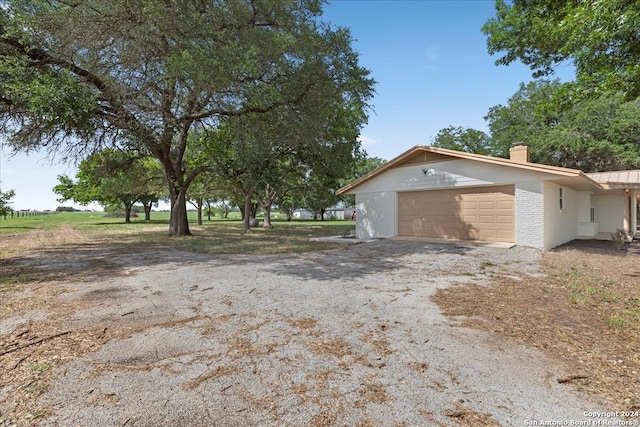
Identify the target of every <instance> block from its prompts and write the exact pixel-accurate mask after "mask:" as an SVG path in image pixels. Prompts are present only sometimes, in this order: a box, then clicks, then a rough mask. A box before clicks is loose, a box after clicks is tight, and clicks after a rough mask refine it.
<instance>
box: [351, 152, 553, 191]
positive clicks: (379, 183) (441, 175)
mask: <svg viewBox="0 0 640 427" xmlns="http://www.w3.org/2000/svg"><path fill="white" fill-rule="evenodd" d="M423 169H424V170H426V171H427V173H426V174H425V173H423ZM554 177H555V176H553V175H549V174H546V173H541V172H534V171H528V170H524V169H521V168H515V167H509V166H499V165H494V164H489V163H482V162H477V161H473V160H466V159H460V160H450V161H445V162H437V163H427V164H421V165H415V166H405V167H399V168H394V169H390V170H388V171H386V172H384V173H382V174H380V175H378V176H376V177H374V178H372V179H370V180H369V181H367V182H364V183H362V184H361V185H359V186H358V187H357V188H356V191H357V192H358V193H374V192H385V191H415V190H429V189H438V188H450V187H464V186H483V185H494V184H513V183H516V182H520V181H525V182H526V181H541V180H544V179H547V178H554Z"/></svg>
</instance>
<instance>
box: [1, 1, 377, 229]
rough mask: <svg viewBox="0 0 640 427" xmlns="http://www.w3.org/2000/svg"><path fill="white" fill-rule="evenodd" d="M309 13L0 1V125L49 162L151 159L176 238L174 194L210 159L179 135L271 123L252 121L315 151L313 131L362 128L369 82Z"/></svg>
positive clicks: (262, 7)
mask: <svg viewBox="0 0 640 427" xmlns="http://www.w3.org/2000/svg"><path fill="white" fill-rule="evenodd" d="M321 5H322V2H321V1H320V0H254V1H251V2H248V1H236V0H231V1H224V2H219V1H216V2H214V1H209V2H190V1H179V2H173V1H171V2H158V1H157V0H140V1H137V2H135V4H132V2H130V1H128V0H78V1H74V2H73V5H70V4H69V3H68V2H62V1H45V0H7V1H5V2H4V3H3V6H4V7H3V8H0V75H2V79H0V80H1V82H0V119H1V120H3V121H4V123H5V124H6V126H5V129H6V130H7V132H8V134H9V143H10V144H11V146H12V147H13V148H14V149H16V150H29V149H35V148H38V147H41V146H45V147H47V148H48V149H49V150H50V151H51V153H52V154H57V155H59V156H61V157H62V158H63V159H65V158H75V159H83V158H87V157H88V156H89V155H90V154H92V153H95V152H98V151H100V150H101V149H102V148H104V147H105V146H109V147H110V148H113V147H114V146H117V147H119V148H121V149H124V150H125V151H137V152H139V153H141V154H143V155H150V156H153V157H155V158H156V159H157V160H158V161H159V162H160V164H161V165H162V170H163V173H164V176H165V181H166V184H167V187H166V189H167V193H168V197H169V199H170V202H171V209H172V215H173V216H172V221H171V222H170V226H169V229H170V234H171V235H188V234H190V231H189V225H188V221H187V217H186V215H187V213H186V212H187V210H186V200H187V191H188V189H189V186H190V185H191V183H192V182H194V179H195V178H196V177H197V175H198V174H200V173H202V172H203V171H205V170H207V169H211V165H210V164H209V163H208V160H209V158H210V157H206V156H205V157H202V156H200V154H201V153H207V154H209V155H210V156H214V157H215V156H218V154H219V153H218V152H217V151H215V150H212V149H209V148H212V147H193V146H192V144H193V143H194V141H198V138H190V136H191V134H192V133H194V132H199V131H203V130H205V131H213V132H215V131H217V128H218V126H219V125H220V123H222V122H224V121H225V118H240V117H242V116H245V115H257V116H259V115H262V114H274V115H272V116H271V117H270V118H269V119H268V120H263V121H264V122H265V123H270V125H271V126H272V127H273V128H277V129H281V130H282V131H284V130H286V131H287V132H288V134H287V137H288V138H293V139H296V140H298V141H303V140H304V139H305V138H306V140H307V144H308V146H307V147H306V148H309V149H310V150H309V151H311V152H315V150H313V149H311V148H312V147H313V146H315V145H317V144H320V145H322V144H323V143H324V141H325V140H326V139H327V136H328V132H327V129H330V131H329V132H330V133H331V135H330V137H329V138H328V139H329V140H333V141H335V140H336V139H339V138H344V139H345V140H349V141H351V140H354V139H355V138H356V136H357V133H358V130H359V128H360V126H361V125H362V124H363V123H364V122H365V121H366V118H367V108H368V105H367V102H368V101H369V99H370V98H371V96H372V93H373V84H374V81H373V80H372V79H370V78H369V77H368V74H369V72H368V70H366V69H364V68H362V67H360V66H359V64H358V55H357V54H356V53H355V52H354V51H353V49H352V48H351V41H352V39H351V36H350V34H349V32H348V31H347V30H345V29H341V28H338V29H333V28H331V27H330V26H329V25H327V24H325V23H323V22H321V19H320V17H321V12H322V11H321ZM274 117H275V118H274ZM257 120H258V119H254V118H252V119H251V121H252V122H256V121H257ZM196 143H197V142H196ZM200 148H202V149H200ZM192 150H193V151H195V153H194V156H191V154H190V153H191V151H192ZM256 151H257V150H256ZM303 152H304V150H299V151H298V153H303ZM249 153H250V152H249V151H245V152H244V154H249ZM340 154H342V153H340ZM221 155H222V156H223V157H224V156H225V153H224V152H222V154H221ZM190 156H191V159H189V157H190ZM192 160H194V161H192ZM196 160H197V161H196ZM61 184H64V183H61ZM84 190H86V192H90V191H91V188H86V189H84ZM63 197H64V196H63ZM90 197H96V195H90Z"/></svg>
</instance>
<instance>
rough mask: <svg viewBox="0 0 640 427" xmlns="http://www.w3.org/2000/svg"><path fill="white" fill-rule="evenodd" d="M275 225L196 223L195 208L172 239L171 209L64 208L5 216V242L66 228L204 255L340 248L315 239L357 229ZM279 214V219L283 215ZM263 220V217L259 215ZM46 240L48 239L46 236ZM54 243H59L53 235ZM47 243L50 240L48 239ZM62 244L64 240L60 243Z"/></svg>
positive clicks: (80, 239) (344, 223)
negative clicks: (116, 213) (118, 212)
mask: <svg viewBox="0 0 640 427" xmlns="http://www.w3.org/2000/svg"><path fill="white" fill-rule="evenodd" d="M274 216H275V218H274V219H272V223H273V225H274V227H273V228H272V229H263V228H262V227H261V226H259V227H257V228H253V229H252V230H251V233H248V234H245V233H244V232H243V227H242V222H241V220H240V217H239V213H237V212H234V213H231V214H230V215H229V219H222V218H220V217H219V216H214V217H212V220H211V221H209V220H207V217H206V216H204V217H203V225H201V226H200V225H197V214H196V212H189V222H190V228H191V232H192V234H193V236H189V237H168V230H169V212H152V213H151V221H145V220H144V215H141V216H139V217H137V218H132V222H131V223H130V224H126V223H125V222H124V219H123V218H108V217H105V214H104V213H103V212H61V213H51V214H48V215H42V216H34V217H21V218H13V219H7V220H4V219H0V241H2V240H5V242H8V241H10V240H11V239H19V238H20V237H21V236H22V237H24V235H23V233H28V232H35V231H36V230H43V231H46V232H48V233H49V234H50V235H51V236H53V235H54V234H55V233H56V232H59V233H60V232H61V231H60V230H62V229H67V230H68V229H72V230H73V231H74V232H75V233H73V234H74V236H70V235H71V234H72V233H67V234H68V236H65V239H64V241H65V245H67V246H70V245H80V244H86V243H89V242H90V243H92V244H96V243H99V244H103V245H109V246H114V247H128V246H130V247H140V246H146V247H149V246H170V247H174V248H176V249H182V250H187V251H191V252H201V253H244V254H258V253H262V254H265V253H287V252H304V251H313V250H322V249H330V248H335V247H341V246H342V245H343V244H341V243H324V242H312V241H310V239H311V238H313V237H323V236H337V235H341V234H342V233H343V232H344V231H345V230H346V229H354V228H355V224H354V222H352V221H349V220H333V221H328V220H326V221H312V220H292V221H290V222H287V221H285V220H284V219H282V218H284V217H283V216H282V215H277V214H276V215H274ZM279 217H280V218H279ZM258 219H259V220H260V221H261V224H262V218H258ZM44 240H45V241H47V239H44ZM49 241H51V242H53V241H55V242H59V241H60V239H54V238H51V239H49ZM45 244H46V243H45ZM57 244H58V245H59V243H57Z"/></svg>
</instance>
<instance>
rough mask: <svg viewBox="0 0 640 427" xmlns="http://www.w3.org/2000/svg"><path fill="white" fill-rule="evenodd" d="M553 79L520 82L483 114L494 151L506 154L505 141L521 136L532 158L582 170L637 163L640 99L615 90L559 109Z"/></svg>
mask: <svg viewBox="0 0 640 427" xmlns="http://www.w3.org/2000/svg"><path fill="white" fill-rule="evenodd" d="M561 87H562V85H561V84H560V82H559V81H558V80H554V81H549V80H536V81H533V82H530V83H528V84H526V85H525V84H521V85H520V89H519V90H518V92H516V93H515V94H514V95H513V96H512V97H511V98H509V100H508V102H507V105H498V106H495V107H492V108H491V109H490V110H489V113H488V114H487V116H486V117H485V119H486V120H487V121H488V124H489V129H490V131H491V146H492V151H493V154H494V155H496V156H499V157H508V156H509V147H510V146H511V145H512V144H513V143H515V142H524V143H526V144H527V145H529V146H530V147H531V160H532V161H533V162H536V163H543V164H549V165H554V166H562V167H568V168H574V169H579V170H582V171H584V172H596V171H605V170H618V169H632V168H637V167H640V138H639V136H638V135H639V133H638V131H639V130H640V122H639V121H638V117H640V102H639V101H638V100H634V101H630V102H625V100H624V97H623V95H622V94H620V93H605V94H603V95H602V96H600V97H598V98H593V99H587V100H584V101H582V102H579V103H576V104H574V105H572V106H571V108H567V109H564V110H562V109H560V108H559V107H557V106H556V105H555V104H554V102H553V99H554V97H555V96H556V94H557V93H558V91H559V90H561Z"/></svg>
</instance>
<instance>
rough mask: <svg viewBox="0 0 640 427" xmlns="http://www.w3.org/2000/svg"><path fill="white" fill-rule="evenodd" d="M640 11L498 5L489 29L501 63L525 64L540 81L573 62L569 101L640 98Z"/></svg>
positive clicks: (522, 0)
mask: <svg viewBox="0 0 640 427" xmlns="http://www.w3.org/2000/svg"><path fill="white" fill-rule="evenodd" d="M638 28H640V6H639V5H638V2H637V1H634V0H512V1H509V2H507V1H505V0H496V16H495V17H493V18H491V19H490V20H489V21H487V23H486V24H485V25H484V26H483V28H482V31H483V32H484V33H485V34H486V35H487V36H488V39H487V45H488V50H489V53H490V54H499V55H500V56H499V58H498V59H497V61H496V62H497V64H502V65H508V64H510V63H512V62H514V61H516V60H520V61H522V62H523V63H524V64H526V65H528V66H530V67H531V69H532V70H534V71H535V74H534V76H535V77H541V76H545V75H550V74H553V72H554V71H555V69H556V68H557V67H558V66H562V65H563V64H565V63H571V64H572V65H573V66H575V69H576V72H577V79H576V82H574V83H573V84H571V85H568V86H567V87H566V89H568V90H566V91H565V93H563V94H562V95H563V96H562V100H563V101H564V102H569V103H573V102H574V101H575V100H576V99H580V98H585V97H594V96H599V95H600V94H602V92H606V91H613V92H618V91H622V92H624V93H625V94H626V96H627V100H631V99H635V98H637V97H638V96H640V48H639V46H640V31H638Z"/></svg>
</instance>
